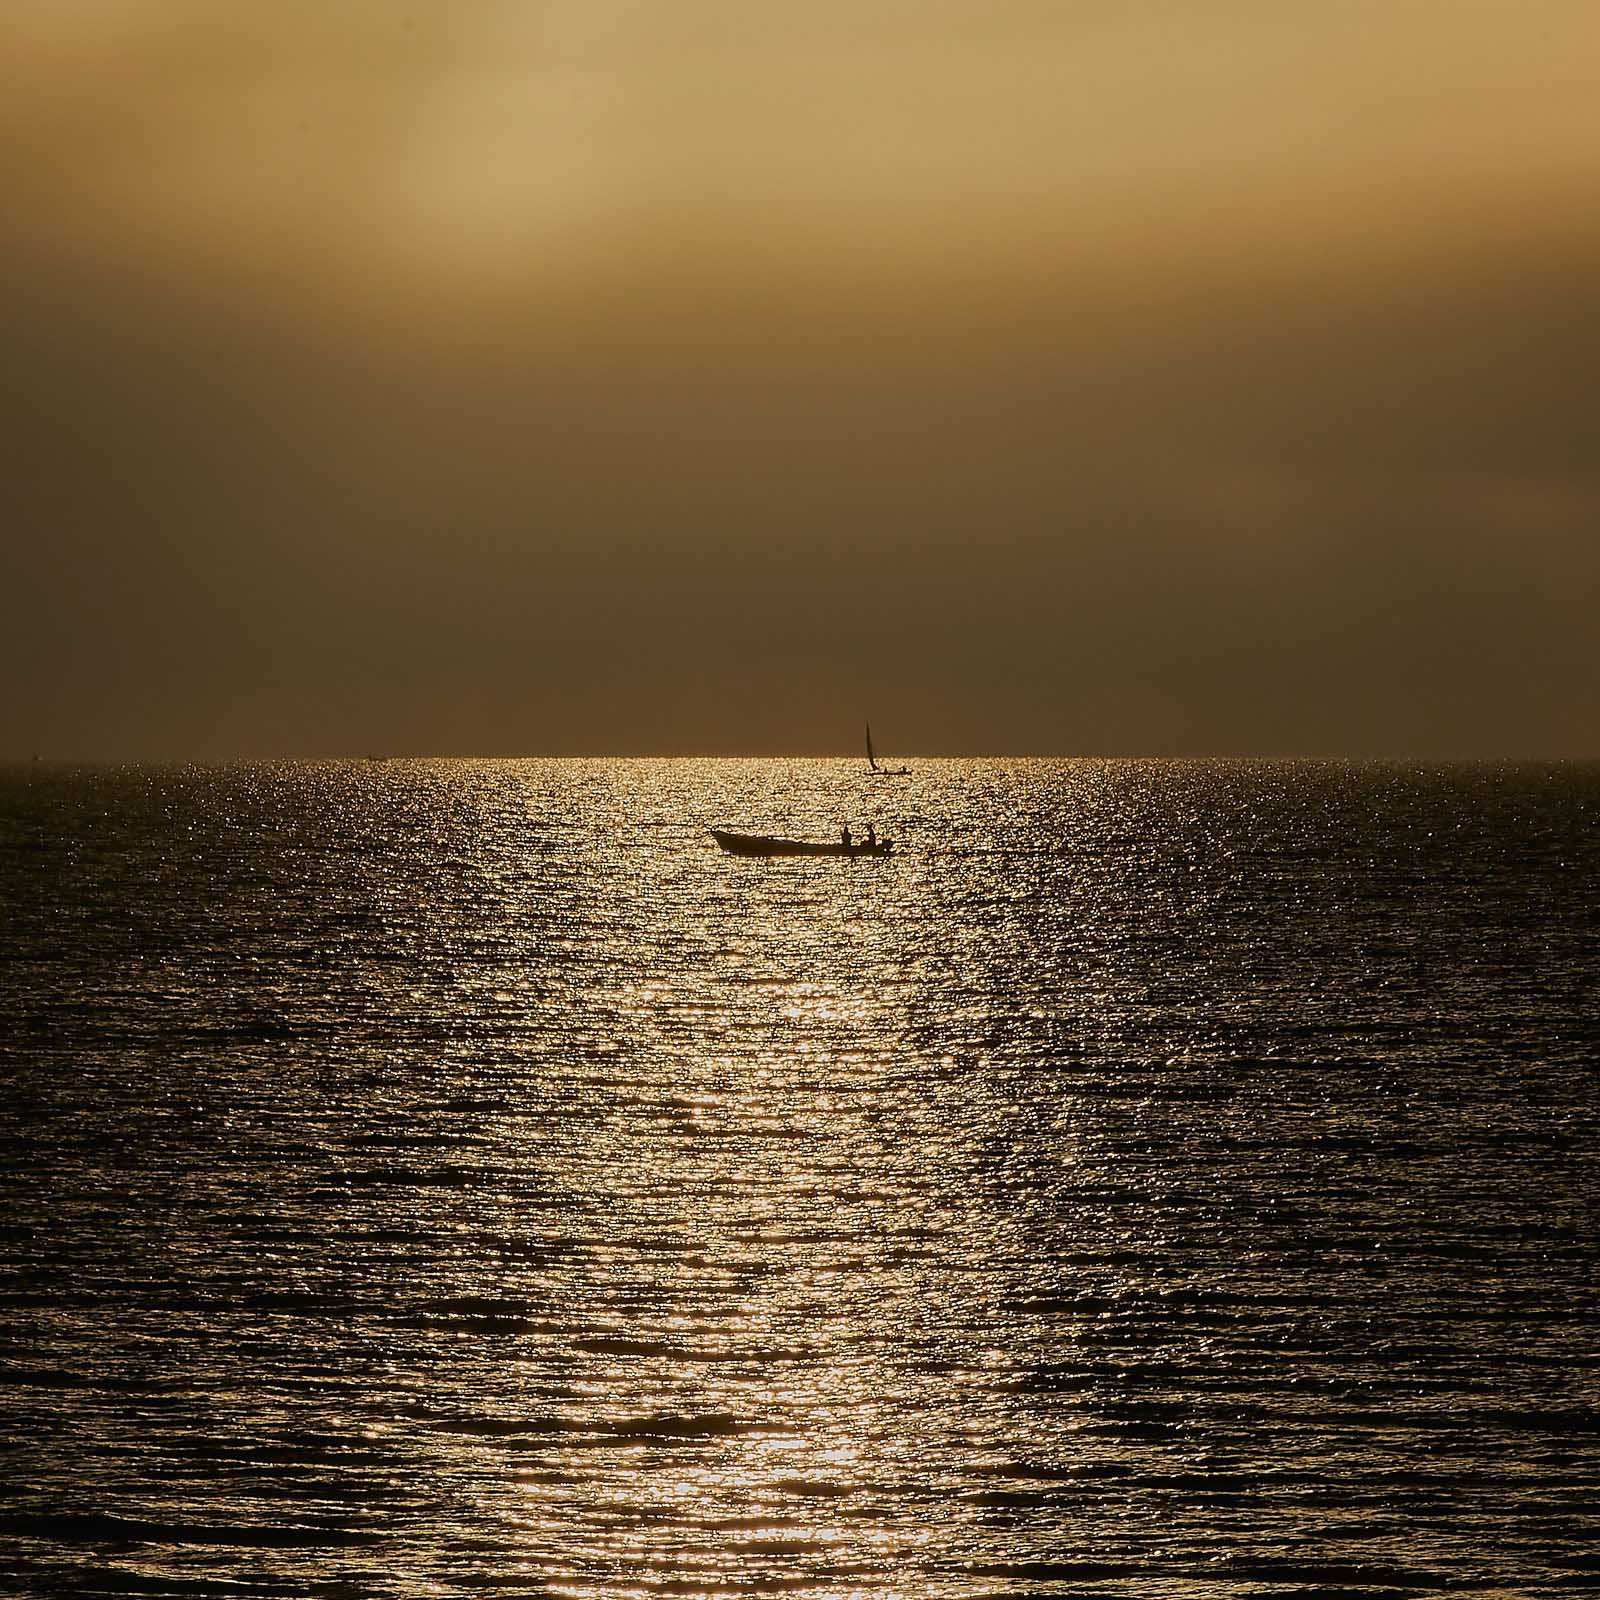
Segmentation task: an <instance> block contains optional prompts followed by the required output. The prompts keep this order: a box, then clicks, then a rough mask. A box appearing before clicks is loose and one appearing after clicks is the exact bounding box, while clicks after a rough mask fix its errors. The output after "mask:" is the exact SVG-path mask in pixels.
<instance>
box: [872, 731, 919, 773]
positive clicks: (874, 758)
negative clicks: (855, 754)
mask: <svg viewBox="0 0 1600 1600" xmlns="http://www.w3.org/2000/svg"><path fill="white" fill-rule="evenodd" d="M867 766H868V767H869V768H871V770H872V771H873V772H875V773H876V774H877V775H878V776H879V777H880V778H903V777H905V775H906V774H907V773H908V772H910V770H911V768H910V767H880V766H879V765H878V758H877V756H876V755H874V754H873V751H872V724H871V723H870V722H869V723H868V724H867Z"/></svg>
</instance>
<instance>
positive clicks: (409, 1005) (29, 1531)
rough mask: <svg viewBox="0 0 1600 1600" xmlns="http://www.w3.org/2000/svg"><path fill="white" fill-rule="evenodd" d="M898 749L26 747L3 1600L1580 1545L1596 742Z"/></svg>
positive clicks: (1576, 1567) (0, 957)
mask: <svg viewBox="0 0 1600 1600" xmlns="http://www.w3.org/2000/svg"><path fill="white" fill-rule="evenodd" d="M914 765H915V770H914V771H913V772H912V774H911V775H910V776H909V777H907V778H904V779H880V780H877V781H876V782H874V781H873V780H871V779H869V778H868V777H867V776H866V775H865V774H864V773H863V772H862V770H861V766H860V763H850V762H821V761H819V762H792V763H791V762H757V761H750V762H738V761H730V762H691V761H684V762H601V761H593V762H579V761H573V762H504V763H466V762H457V763H451V762H439V763H410V762H369V763H351V764H327V765H274V766H240V767H229V768H208V769H200V768H145V769H133V768H119V769H112V768H105V769H95V770H71V771H68V770H61V769H51V768H48V767H40V766H35V767H32V768H27V769H11V770H10V772H9V773H5V774H0V895H3V899H0V933H3V949H0V1065H3V1070H4V1080H3V1081H4V1098H3V1101H0V1140H3V1149H4V1156H5V1170H4V1212H3V1217H0V1222H3V1225H4V1234H3V1243H0V1309H3V1315H0V1396H3V1412H0V1571H3V1575H4V1581H5V1583H6V1584H7V1585H8V1587H5V1589H4V1592H5V1593H7V1594H13V1593H14V1594H18V1595H23V1596H33V1595H46V1594H55V1593H60V1592H63V1591H65V1592H70V1593H75V1594H84V1595H93V1594H112V1593H115V1594H141V1595H165V1594H173V1595H177V1594H196V1593H205V1594H210V1593H240V1594H259V1595H285V1596H317V1595H329V1596H436V1595H450V1594H457V1593H462V1594H473V1593H483V1594H500V1593H507V1594H509V1593H519V1594H533V1595H539V1594H549V1595H564V1596H585V1597H589V1596H622V1595H646V1596H648V1595H686V1596H696V1595H747V1594H763V1593H781V1594H790V1595H796V1596H808V1595H818V1596H820V1595H828V1596H846V1595H858V1596H865V1597H874V1600H884V1597H888V1596H905V1597H915V1596H930V1597H956V1596H963V1597H965V1596H980V1595H982V1596H1021V1595H1074V1596H1097V1597H1105V1596H1119V1595H1120V1596H1139V1597H1145V1596H1149V1597H1185V1600H1191V1597H1192V1600H1201V1597H1213V1596H1224V1597H1227V1596H1252V1597H1267V1596H1286V1597H1287V1596H1309V1595H1317V1596H1328V1595H1348V1596H1354V1595H1360V1596H1376V1597H1385V1596H1404V1595H1413V1594H1417V1593H1419V1592H1420V1593H1431V1592H1437V1591H1443V1590H1457V1589H1459V1590H1467V1591H1475V1592H1480V1593H1490V1594H1506V1595H1552V1594H1563V1595H1564V1594H1573V1593H1577V1592H1580V1591H1588V1590H1591V1589H1593V1588H1594V1587H1595V1586H1596V1585H1597V1584H1600V1557H1597V1556H1596V1555H1595V1553H1594V1551H1595V1550H1596V1549H1597V1548H1600V1540H1597V1539H1596V1538H1595V1534H1596V1532H1597V1522H1600V1515H1597V1511H1600V1506H1597V1498H1600V1450H1597V1448H1596V1446H1597V1437H1596V1423H1597V1419H1600V1407H1597V1401H1600V1335H1597V1332H1596V1325H1597V1323H1600V1289H1597V1284H1600V1270H1597V1269H1600V1250H1597V1246H1596V1243H1595V1237H1594V1228H1595V1217H1596V1215H1597V1213H1600V1205H1597V1202H1600V1181H1597V1180H1600V1132H1597V1124H1596V1110H1597V1107H1596V1060H1597V1051H1596V1046H1595V1042H1594V1041H1595V1036H1596V1032H1597V1018H1600V842H1597V824H1600V769H1596V768H1592V767H1591V768H1582V767H1458V768H1432V769H1426V770H1424V769H1408V768H1390V767H1361V768H1354V767H1351V768H1343V767H1331V766H1275V765H1226V764H1161V763H1148V764H1146V763H1113V764H1100V763H1071V762H1031V763H1030V762H1015V763H1000V762H928V763H920V764H914ZM847 820H848V821H850V822H851V823H852V824H853V825H854V826H855V827H856V828H857V829H858V830H859V829H861V828H862V827H864V825H865V824H866V823H867V822H869V821H871V822H874V823H876V825H877V827H878V829H879V832H880V833H883V834H889V835H892V836H893V837H895V838H896V839H897V840H899V841H900V844H901V853H899V854H897V855H896V856H894V857H893V858H890V859H888V860H856V861H841V860H837V859H820V860H806V859H798V860H796V859H790V860H784V861H774V862H771V863H766V862H762V861H759V860H756V861H751V860H740V859H735V858H730V857H727V856H724V855H722V854H721V853H720V852H719V851H718V850H717V849H716V847H715V845H714V844H713V842H712V841H711V840H710V838H709V837H708V836H707V834H706V833H705V831H704V829H705V827H706V825H708V824H714V825H723V826H728V827H733V828H744V829H747V830H749V831H770V832H784V833H792V834H798V835H806V836H811V837H817V838H825V837H829V836H834V835H836V834H837V832H838V829H839V826H840V824H841V823H842V822H844V821H847Z"/></svg>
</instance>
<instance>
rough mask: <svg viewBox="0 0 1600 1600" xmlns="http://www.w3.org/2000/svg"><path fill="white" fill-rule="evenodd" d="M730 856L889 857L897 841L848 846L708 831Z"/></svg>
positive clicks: (842, 842) (763, 834) (844, 844)
mask: <svg viewBox="0 0 1600 1600" xmlns="http://www.w3.org/2000/svg"><path fill="white" fill-rule="evenodd" d="M707 831H708V832H709V833H710V835H711V837H712V838H713V839H715V840H716V841H717V843H718V844H720V845H721V846H722V848H723V849H724V850H726V851H727V852H728V854H729V855H730V856H886V855H889V854H891V853H892V852H893V850H894V840H893V839H878V840H876V841H875V842H874V843H872V844H868V843H867V841H866V840H865V839H863V840H861V841H860V842H859V843H856V842H855V841H854V840H852V841H851V843H849V844H846V843H845V842H844V840H843V839H833V840H829V841H827V842H826V843H824V842H820V841H818V840H815V839H774V838H773V837H771V835H769V834H765V833H729V832H728V830H727V829H726V828H711V829H708V830H707Z"/></svg>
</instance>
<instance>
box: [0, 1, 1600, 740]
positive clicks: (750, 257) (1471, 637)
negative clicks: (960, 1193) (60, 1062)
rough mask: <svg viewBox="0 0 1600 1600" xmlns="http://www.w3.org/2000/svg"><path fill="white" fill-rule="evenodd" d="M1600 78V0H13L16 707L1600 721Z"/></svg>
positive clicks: (1485, 736) (915, 723) (142, 733)
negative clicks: (758, 0)
mask: <svg viewBox="0 0 1600 1600" xmlns="http://www.w3.org/2000/svg"><path fill="white" fill-rule="evenodd" d="M1597 84H1600V6H1597V5H1596V4H1594V3H1593V0H1522V3H1515V4H1513V3H1495V4H1490V3H1486V0H1348V3H1343V4H1336V3H1332V0H1329V3H1311V0H1306V3H1298V0H1273V3H1266V0H1231V3H1206V0H1146V3H1138V0H1121V3H1118V4H1111V3H1100V0H1057V3H1054V4H1045V3H1041V0H1016V3H1006V0H987V3H976V0H973V3H968V0H915V3H913V0H851V3H848V4H844V3H839V4H834V3H831V0H811V3H809V4H807V5H805V6H785V5H781V4H776V3H774V4H765V3H763V4H752V3H750V0H742V3H735V0H672V3H670V4H668V3H665V0H659V3H647V0H571V3H568V0H554V3H547V4H535V3H520V4H517V3H510V0H448V3H446V0H417V3H414V4H407V3H404V0H316V3H312V0H275V3H273V4H270V5H269V4H264V3H262V4H257V3H254V0H235V3H228V4H223V3H220V0H8V3H7V5H6V6H5V8H4V9H3V11H0V171H3V175H4V191H3V192H4V193H5V194H6V195H7V197H8V198H7V199H6V201H5V202H4V204H3V206H0V290H3V291H4V304H5V307H6V312H5V316H4V320H3V322H0V328H3V337H4V340H5V350H4V357H5V365H6V370H7V373H8V380H9V381H8V383H7V386H6V400H5V408H6V415H5V417H4V419H3V420H4V425H5V431H6V436H7V439H8V454H9V455H11V456H12V460H13V465H12V468H11V470H10V471H9V473H8V477H9V478H10V480H11V489H12V493H11V496H10V500H11V504H10V506H9V508H8V518H7V520H8V524H9V530H8V538H7V541H6V544H5V551H4V554H3V555H0V579H4V580H5V581H4V582H3V583H0V670H3V671H4V672H5V673H6V676H7V679H8V681H9V682H11V683H12V684H13V685H16V686H20V692H17V693H14V694H12V695H10V696H8V697H7V699H6V701H5V702H4V704H3V709H0V753H3V754H9V755H12V756H17V755H26V754H28V753H30V752H32V751H39V752H41V753H44V754H62V755H97V754H99V755H108V756H124V755H140V754H180V755H181V754H229V753H288V754H292V753H330V752H340V751H344V752H354V753H359V752H363V751H366V750H369V749H383V750H400V751H405V750H415V751H421V752H435V751H438V752H484V753H518V752H523V751H527V752H535V751H556V752H560V751H566V750H593V751H619V752H629V751H638V752H664V753H670V752H674V751H680V750H681V751H707V750H710V751H721V750H726V751H751V752H764V751H773V750H777V751H823V750H829V749H840V750H849V749H851V748H853V744H854V741H855V739H856V736H857V729H858V727H859V724H860V721H861V716H862V714H863V712H870V713H871V714H872V715H873V716H874V718H875V720H876V721H877V723H878V724H879V726H880V727H881V728H882V729H883V730H884V732H885V736H886V740H888V742H892V743H893V745H894V746H895V748H896V749H899V750H904V751H907V752H910V751H928V752H937V751H977V752H981V751H986V750H992V751H1040V752H1061V753H1080V752H1081V753H1089V754H1095V753H1196V754H1212V753H1219V754H1226V753H1239V754H1334V755H1337V754H1352V755H1375V754H1376V755H1401V754H1419V755H1434V754H1462V755H1472V754H1568V755H1582V754H1589V755H1594V754H1600V665H1597V663H1600V648H1597V647H1600V626H1597V624H1596V622H1595V620H1594V618H1595V615H1596V614H1597V613H1600V604H1597V602H1600V427H1597V423H1596V417H1597V415H1600V407H1597V406H1596V404H1595V402H1594V389H1595V375H1596V372H1597V371H1600V203H1597V201H1596V199H1595V197H1596V196H1597V195H1600V91H1597V89H1596V85H1597ZM891 729H892V730H893V736H892V739H890V738H889V730H891Z"/></svg>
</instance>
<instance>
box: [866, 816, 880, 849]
mask: <svg viewBox="0 0 1600 1600" xmlns="http://www.w3.org/2000/svg"><path fill="white" fill-rule="evenodd" d="M877 848H878V830H877V828H875V827H874V826H873V825H872V823H870V822H869V823H868V824H867V849H869V850H876V849H877Z"/></svg>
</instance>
